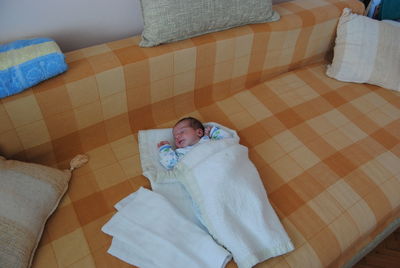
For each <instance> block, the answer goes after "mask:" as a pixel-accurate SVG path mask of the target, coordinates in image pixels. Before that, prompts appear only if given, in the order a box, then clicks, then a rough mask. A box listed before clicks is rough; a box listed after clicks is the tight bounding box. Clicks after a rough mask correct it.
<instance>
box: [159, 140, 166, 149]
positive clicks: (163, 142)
mask: <svg viewBox="0 0 400 268" xmlns="http://www.w3.org/2000/svg"><path fill="white" fill-rule="evenodd" d="M165 144H169V142H168V141H160V142H159V143H158V144H157V147H158V148H160V147H161V146H163V145H165Z"/></svg>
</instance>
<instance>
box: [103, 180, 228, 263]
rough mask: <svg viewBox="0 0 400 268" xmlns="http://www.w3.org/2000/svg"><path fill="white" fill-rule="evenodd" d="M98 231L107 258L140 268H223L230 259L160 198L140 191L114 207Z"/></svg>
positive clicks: (142, 190) (211, 240)
mask: <svg viewBox="0 0 400 268" xmlns="http://www.w3.org/2000/svg"><path fill="white" fill-rule="evenodd" d="M115 208H116V209H118V212H117V213H116V214H115V215H114V216H113V217H112V218H111V220H109V221H108V222H107V223H106V224H105V225H104V226H103V227H102V231H103V232H105V233H107V234H109V235H111V236H113V240H112V244H111V246H110V248H109V249H108V253H110V254H111V255H113V256H115V257H117V258H119V259H121V260H123V261H125V262H127V263H129V264H132V265H135V266H138V267H140V268H165V267H176V268H187V267H193V268H223V267H225V265H226V263H227V262H228V261H229V260H230V259H231V255H230V253H229V252H227V251H226V250H225V249H224V248H223V247H221V246H220V245H218V244H217V243H215V241H214V240H213V239H212V238H211V237H210V235H209V234H208V233H207V232H205V231H204V230H202V229H200V228H198V227H197V226H196V225H194V224H193V223H192V222H190V221H188V220H187V219H186V218H185V217H183V216H182V215H181V213H180V212H179V211H178V210H177V209H176V208H175V207H174V206H173V205H171V203H170V202H169V201H167V200H166V199H165V198H164V197H163V196H161V195H159V194H157V193H154V192H152V191H150V190H147V189H145V188H140V189H139V190H138V191H136V192H135V193H133V194H131V195H129V196H128V197H126V198H125V199H123V200H122V201H120V202H119V203H117V204H116V205H115Z"/></svg>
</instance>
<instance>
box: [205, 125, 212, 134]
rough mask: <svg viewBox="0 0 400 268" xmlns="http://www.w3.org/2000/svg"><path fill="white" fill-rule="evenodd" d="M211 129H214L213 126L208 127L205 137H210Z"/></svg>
mask: <svg viewBox="0 0 400 268" xmlns="http://www.w3.org/2000/svg"><path fill="white" fill-rule="evenodd" d="M211 129H212V126H207V127H206V128H205V129H204V135H206V136H210V131H211Z"/></svg>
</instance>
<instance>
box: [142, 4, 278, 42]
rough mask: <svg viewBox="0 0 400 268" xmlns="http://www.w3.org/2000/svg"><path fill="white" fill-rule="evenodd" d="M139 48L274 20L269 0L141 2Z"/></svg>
mask: <svg viewBox="0 0 400 268" xmlns="http://www.w3.org/2000/svg"><path fill="white" fill-rule="evenodd" d="M140 2H141V7H142V14H143V21H144V30H143V33H142V41H141V42H140V46H142V47H152V46H157V45H159V44H161V43H169V42H174V41H178V40H183V39H187V38H191V37H194V36H198V35H202V34H206V33H211V32H216V31H221V30H225V29H229V28H232V27H236V26H241V25H245V24H252V23H262V22H269V21H276V20H278V19H279V14H278V13H277V12H275V11H274V10H272V0H245V1H243V0H242V1H238V0H141V1H140Z"/></svg>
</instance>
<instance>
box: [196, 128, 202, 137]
mask: <svg viewBox="0 0 400 268" xmlns="http://www.w3.org/2000/svg"><path fill="white" fill-rule="evenodd" d="M196 134H197V136H199V137H203V135H204V131H203V130H202V129H201V128H198V129H197V130H196Z"/></svg>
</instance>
